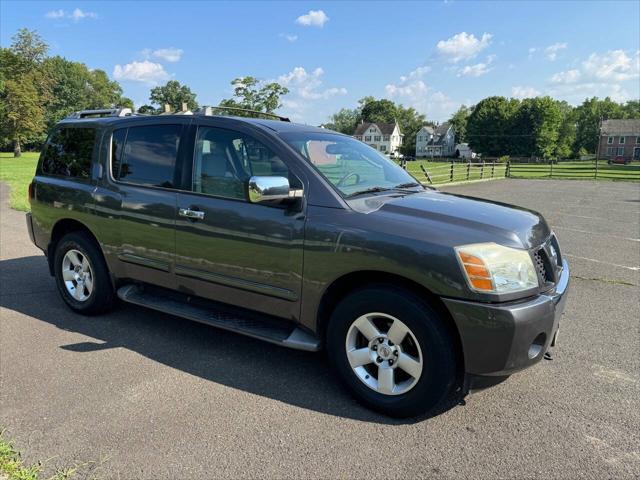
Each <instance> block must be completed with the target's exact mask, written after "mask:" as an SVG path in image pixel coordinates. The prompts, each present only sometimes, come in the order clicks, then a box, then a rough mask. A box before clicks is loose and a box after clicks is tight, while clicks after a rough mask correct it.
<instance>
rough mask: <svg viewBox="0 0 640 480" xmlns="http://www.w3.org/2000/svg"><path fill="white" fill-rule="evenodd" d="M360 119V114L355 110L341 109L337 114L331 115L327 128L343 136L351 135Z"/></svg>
mask: <svg viewBox="0 0 640 480" xmlns="http://www.w3.org/2000/svg"><path fill="white" fill-rule="evenodd" d="M360 119H361V113H360V110H358V109H357V108H341V109H340V110H338V112H337V113H334V114H333V115H331V117H330V120H329V124H327V128H330V129H331V130H335V131H336V132H340V133H344V134H345V135H353V133H354V132H355V131H356V128H357V126H358V123H360Z"/></svg>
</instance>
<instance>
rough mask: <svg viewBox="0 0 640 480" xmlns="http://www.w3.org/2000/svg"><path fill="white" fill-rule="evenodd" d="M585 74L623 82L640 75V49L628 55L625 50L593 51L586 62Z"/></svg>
mask: <svg viewBox="0 0 640 480" xmlns="http://www.w3.org/2000/svg"><path fill="white" fill-rule="evenodd" d="M582 68H583V70H584V72H585V74H587V75H590V76H593V77H595V78H597V79H599V80H613V81H617V82H622V81H625V80H631V79H634V78H638V77H640V50H637V51H636V52H635V54H633V55H631V56H628V55H627V54H626V53H625V52H624V50H609V51H608V52H606V53H603V54H598V53H592V54H591V55H589V58H587V59H586V60H585V61H584V62H582Z"/></svg>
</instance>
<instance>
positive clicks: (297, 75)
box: [276, 67, 347, 100]
mask: <svg viewBox="0 0 640 480" xmlns="http://www.w3.org/2000/svg"><path fill="white" fill-rule="evenodd" d="M322 75H324V70H323V69H322V68H320V67H318V68H316V69H315V70H313V71H312V72H307V71H306V70H305V68H304V67H296V68H294V69H293V70H291V71H290V72H288V73H285V74H284V75H280V76H279V77H278V78H277V80H276V81H277V82H278V83H279V84H281V85H284V86H285V87H288V88H289V89H290V90H291V91H292V93H293V94H294V95H295V96H297V97H299V98H302V99H304V100H319V99H325V100H326V99H328V98H331V97H335V96H336V95H346V93H347V89H346V88H338V87H332V88H326V89H323V88H322V83H323V82H322V80H321V77H322Z"/></svg>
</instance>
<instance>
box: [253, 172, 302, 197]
mask: <svg viewBox="0 0 640 480" xmlns="http://www.w3.org/2000/svg"><path fill="white" fill-rule="evenodd" d="M248 190H249V201H250V202H251V203H260V202H270V201H274V200H286V199H289V198H291V197H292V195H291V188H290V186H289V180H288V179H287V178H285V177H261V176H254V177H251V178H250V179H249V188H248Z"/></svg>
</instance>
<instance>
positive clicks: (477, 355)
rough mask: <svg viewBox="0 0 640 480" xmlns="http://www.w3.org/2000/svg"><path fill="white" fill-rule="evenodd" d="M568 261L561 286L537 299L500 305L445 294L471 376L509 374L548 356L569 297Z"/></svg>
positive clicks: (564, 265)
mask: <svg viewBox="0 0 640 480" xmlns="http://www.w3.org/2000/svg"><path fill="white" fill-rule="evenodd" d="M562 263H563V269H562V273H561V275H560V279H559V280H558V283H557V284H556V287H555V288H554V289H553V290H551V291H549V292H546V293H544V294H542V295H539V296H537V297H535V298H533V299H527V300H524V301H522V300H521V301H516V302H508V303H500V304H486V303H478V302H467V301H464V300H452V299H443V301H444V303H445V305H446V306H447V308H448V309H449V312H450V313H451V316H452V317H453V319H454V321H455V323H456V326H457V327H458V332H459V333H460V338H461V341H462V348H463V351H464V364H465V371H466V373H467V374H468V375H476V376H477V375H479V376H496V377H501V376H507V375H511V374H512V373H515V372H517V371H518V370H522V369H523V368H527V367H529V366H531V365H533V364H535V363H537V362H539V361H540V360H541V359H542V357H543V356H544V353H545V352H546V351H547V349H548V348H549V345H550V344H551V342H552V340H553V338H554V336H555V334H556V332H557V330H558V325H559V322H560V317H561V316H562V314H563V312H564V307H565V303H566V300H567V290H568V287H569V265H568V264H567V262H566V261H563V262H562Z"/></svg>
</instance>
